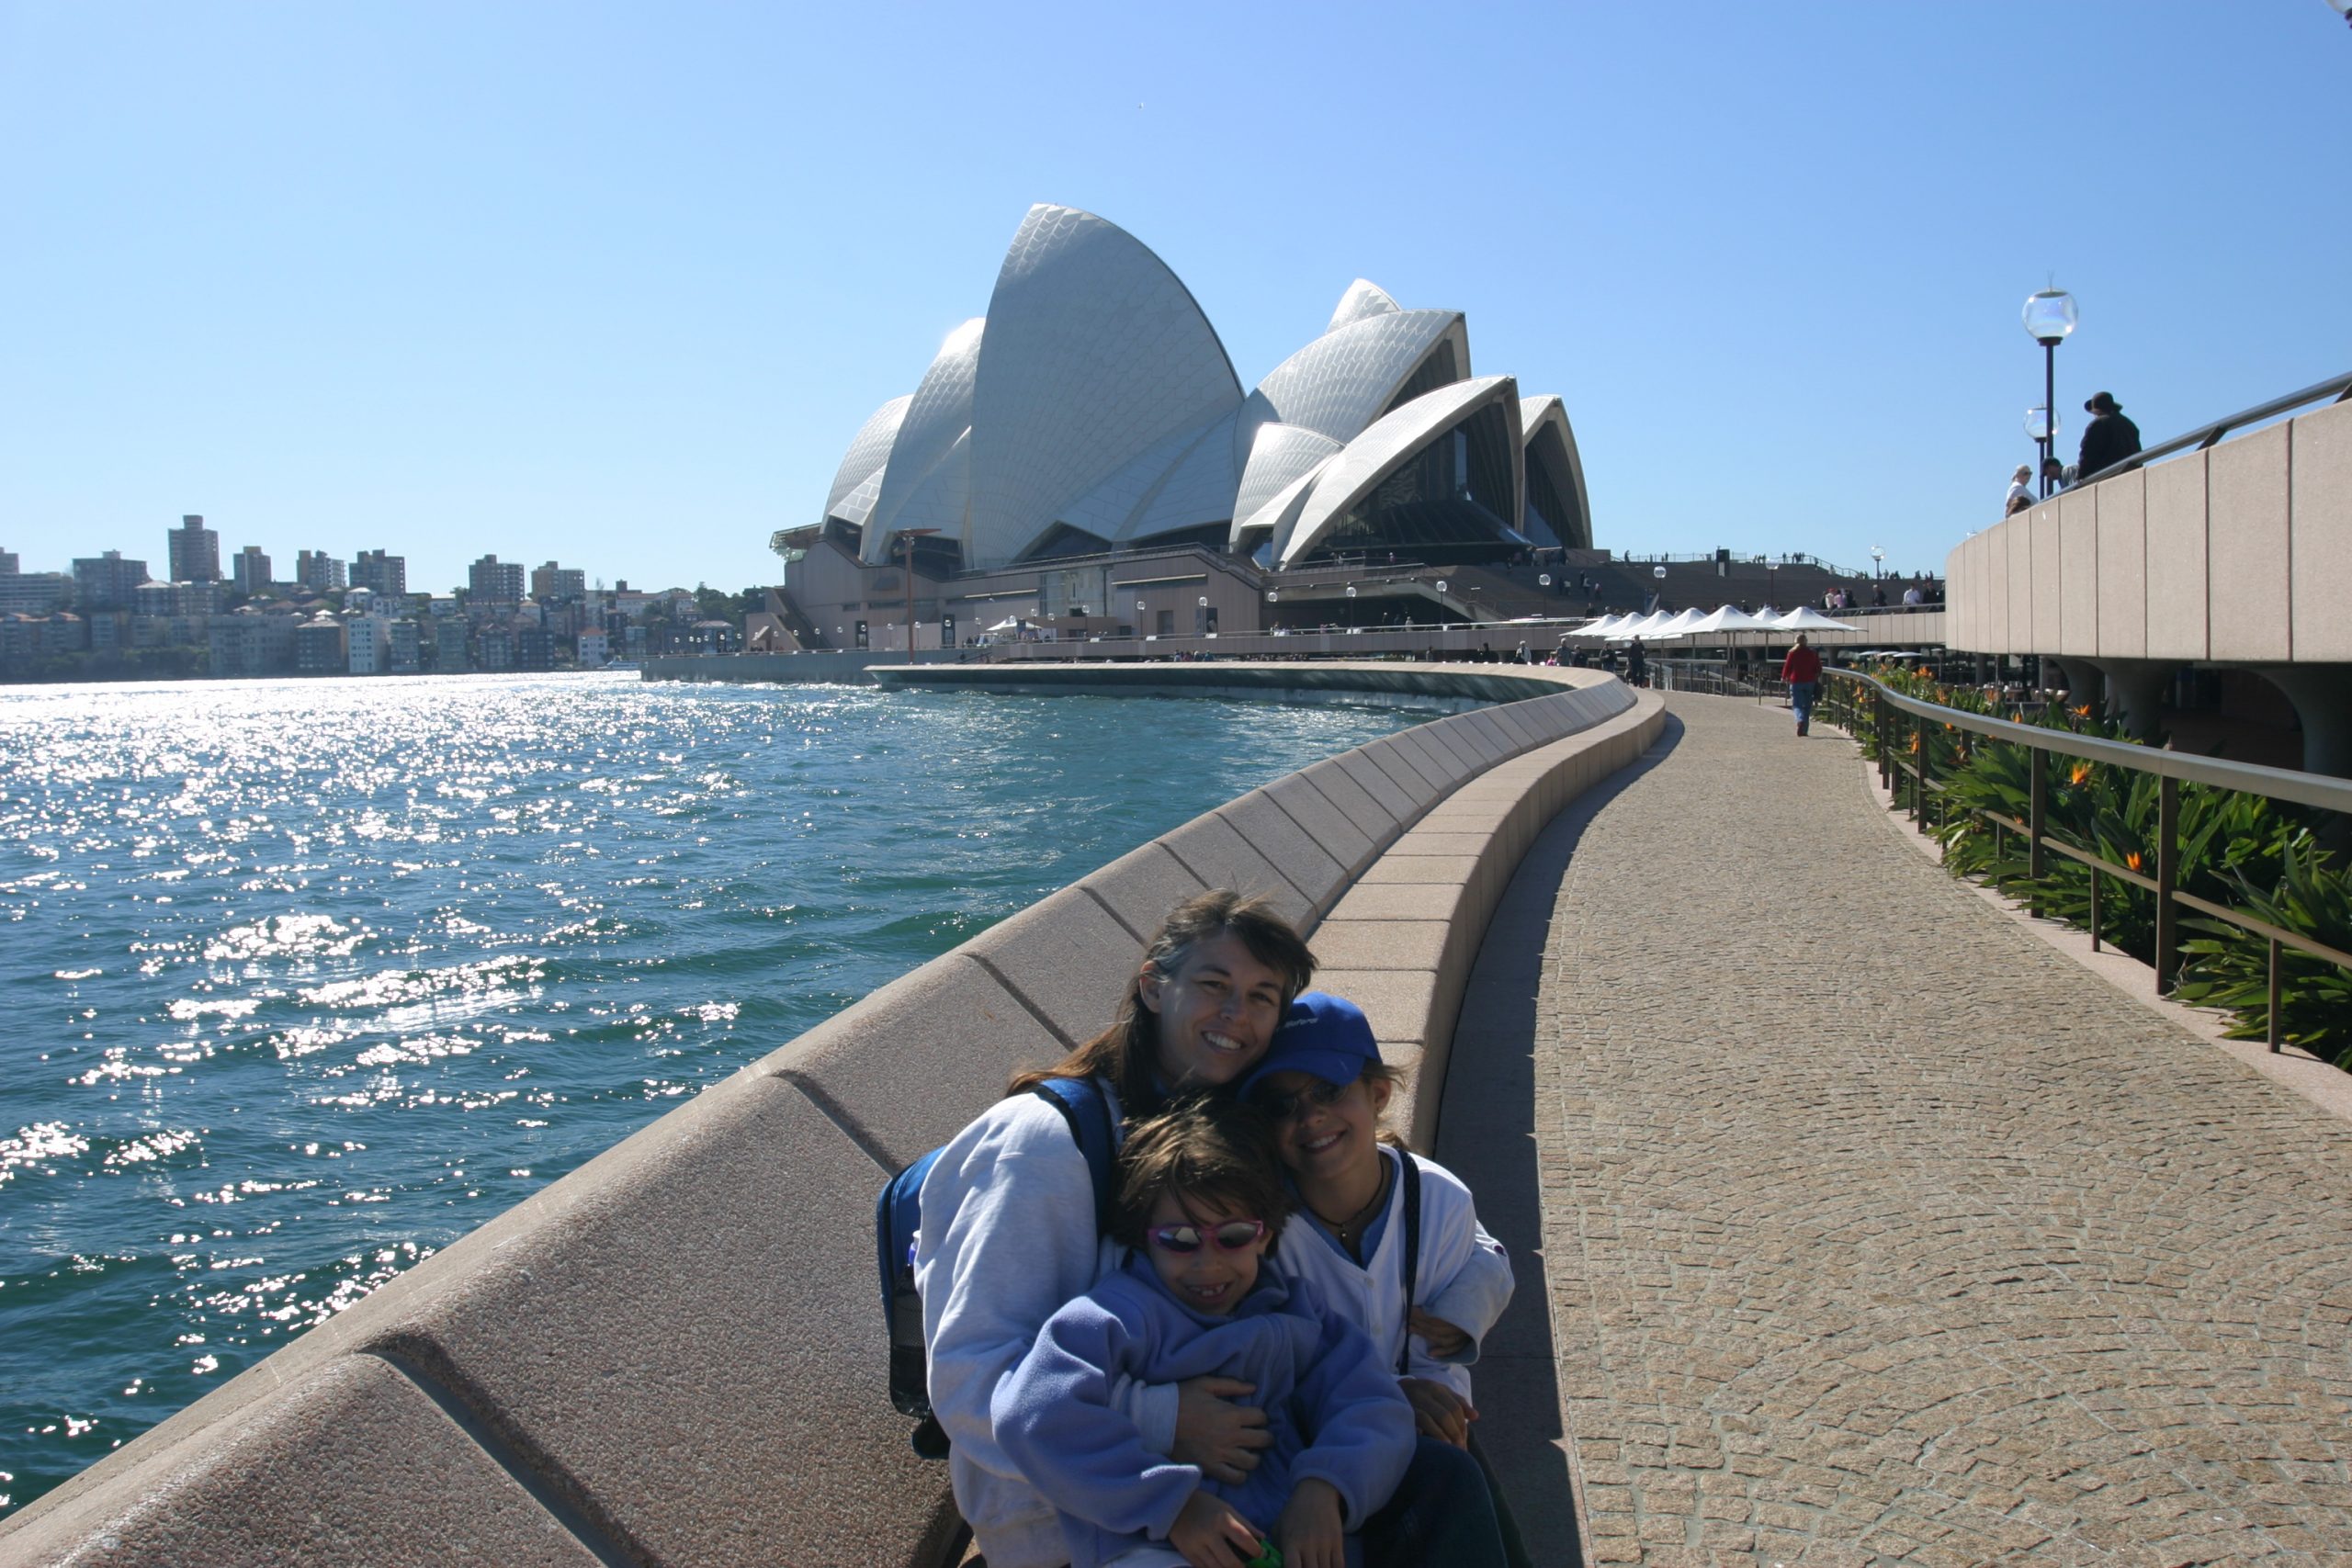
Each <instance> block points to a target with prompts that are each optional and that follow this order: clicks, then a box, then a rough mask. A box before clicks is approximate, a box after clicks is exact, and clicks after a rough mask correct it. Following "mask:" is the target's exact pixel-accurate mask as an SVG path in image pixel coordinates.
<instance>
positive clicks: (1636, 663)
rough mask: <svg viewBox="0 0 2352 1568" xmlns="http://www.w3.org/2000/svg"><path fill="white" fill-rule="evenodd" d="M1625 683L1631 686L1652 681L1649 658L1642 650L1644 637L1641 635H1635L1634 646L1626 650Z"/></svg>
mask: <svg viewBox="0 0 2352 1568" xmlns="http://www.w3.org/2000/svg"><path fill="white" fill-rule="evenodd" d="M1625 683H1626V684H1627V685H1629V686H1646V685H1648V684H1649V683H1650V666H1649V660H1648V659H1647V658H1646V657H1645V656H1644V654H1643V652H1642V639H1641V638H1639V637H1635V638H1634V642H1633V646H1632V647H1630V648H1628V649H1626V650H1625Z"/></svg>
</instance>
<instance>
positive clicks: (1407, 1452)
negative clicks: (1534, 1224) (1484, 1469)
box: [989, 1102, 1414, 1568]
mask: <svg viewBox="0 0 2352 1568" xmlns="http://www.w3.org/2000/svg"><path fill="white" fill-rule="evenodd" d="M1289 1207H1290V1205H1289V1201H1288V1198H1287V1197H1286V1195H1285V1193H1284V1191H1283V1180H1282V1174H1281V1171H1280V1169H1279V1168H1277V1167H1276V1165H1275V1163H1274V1159H1273V1156H1272V1137H1271V1134H1270V1133H1269V1131H1268V1129H1267V1127H1266V1125H1265V1122H1264V1121H1263V1119H1262V1118H1261V1116H1259V1115H1258V1114H1257V1113H1256V1112H1255V1111H1251V1110H1250V1109H1249V1108H1248V1107H1246V1106H1243V1105H1238V1104H1233V1103H1217V1102H1195V1103H1192V1104H1188V1105H1182V1106H1180V1107H1178V1108H1177V1109H1175V1110H1172V1111H1167V1112H1165V1113H1164V1114H1161V1115H1159V1116H1157V1117H1154V1118H1153V1119H1152V1120H1150V1121H1148V1122H1144V1123H1143V1124H1142V1125H1140V1126H1138V1127H1136V1128H1135V1129H1134V1130H1132V1131H1131V1132H1130V1133H1129V1134H1128V1135H1127V1139H1126V1142H1125V1145H1123V1146H1122V1147H1121V1149H1120V1151H1119V1192H1118V1207H1117V1212H1116V1217H1115V1221H1114V1231H1113V1235H1114V1236H1116V1237H1117V1239H1118V1240H1120V1241H1121V1242H1123V1243H1125V1245H1126V1246H1127V1247H1130V1248H1131V1249H1132V1250H1131V1251H1130V1252H1129V1253H1128V1255H1127V1256H1126V1258H1125V1262H1124V1264H1123V1266H1122V1267H1121V1268H1120V1269H1118V1270H1117V1271H1116V1272H1114V1273H1111V1274H1108V1275H1105V1276H1104V1277H1103V1279H1102V1280H1099V1281H1098V1282H1097V1283H1096V1284H1095V1286H1094V1288H1093V1289H1092V1290H1091V1291H1089V1292H1086V1294H1084V1295H1082V1296H1080V1297H1078V1298H1077V1299H1076V1300H1074V1301H1072V1302H1070V1303H1068V1304H1067V1305H1065V1306H1063V1307H1062V1308H1061V1309H1060V1310H1059V1311H1058V1312H1057V1313H1055V1314H1054V1315H1053V1316H1052V1317H1051V1318H1049V1319H1048V1320H1047V1321H1046V1326H1045V1328H1044V1330H1043V1331H1042V1332H1041V1333H1040V1334H1039V1335H1038V1337H1037V1340H1036V1343H1035V1345H1034V1346H1033V1347H1032V1348H1031V1349H1030V1351H1029V1353H1028V1355H1027V1356H1026V1357H1025V1358H1024V1359H1023V1360H1022V1363H1021V1365H1020V1367H1019V1368H1018V1369H1017V1370H1015V1371H1014V1372H1013V1373H1012V1376H1011V1377H1009V1378H1008V1379H1007V1380H1006V1381H1005V1382H1003V1383H1002V1384H1001V1385H1000V1386H999V1388H998V1390H997V1393H996V1396H995V1398H994V1400H993V1401H992V1402H991V1404H990V1409H989V1417H990V1420H991V1422H992V1423H993V1425H994V1427H995V1429H996V1434H997V1440H998V1441H999V1442H1000V1443H1001V1445H1002V1446H1003V1448H1004V1450H1005V1451H1006V1452H1007V1453H1008V1454H1009V1455H1011V1456H1012V1458H1013V1459H1014V1460H1016V1461H1019V1463H1020V1465H1021V1469H1022V1472H1023V1474H1024V1475H1025V1476H1026V1477H1027V1478H1028V1480H1029V1482H1030V1483H1031V1484H1032V1485H1034V1486H1035V1487H1036V1489H1037V1491H1038V1492H1039V1493H1040V1494H1042V1495H1044V1496H1045V1498H1046V1500H1047V1501H1048V1502H1050V1503H1051V1504H1052V1505H1053V1506H1054V1507H1055V1508H1056V1509H1057V1511H1058V1513H1059V1515H1060V1517H1061V1525H1062V1532H1063V1535H1064V1538H1065V1539H1066V1540H1067V1541H1068V1542H1069V1551H1070V1562H1071V1564H1072V1568H1098V1565H1103V1564H1110V1563H1116V1564H1118V1568H1159V1565H1161V1564H1176V1563H1190V1564H1192V1565H1193V1568H1247V1565H1248V1564H1249V1563H1250V1562H1252V1561H1253V1560H1255V1559H1257V1558H1258V1557H1259V1556H1260V1554H1261V1550H1262V1545H1263V1543H1264V1542H1266V1541H1268V1540H1271V1541H1272V1543H1273V1544H1274V1545H1275V1546H1276V1547H1277V1548H1279V1549H1280V1551H1281V1552H1282V1561H1283V1563H1284V1564H1285V1565H1286V1568H1342V1565H1343V1564H1344V1563H1345V1562H1347V1561H1348V1557H1349V1553H1348V1551H1347V1543H1346V1539H1345V1537H1346V1532H1348V1531H1350V1530H1352V1529H1358V1528H1360V1527H1361V1526H1362V1525H1363V1521H1364V1519H1365V1518H1366V1517H1368V1516H1369V1515H1371V1514H1372V1513H1374V1511H1375V1510H1377V1509H1379V1508H1380V1507H1381V1506H1382V1505H1384V1504H1385V1503H1386V1502H1387V1501H1388V1499H1389V1495H1390V1493H1392V1492H1393V1491H1395V1490H1396V1487H1397V1482H1398V1481H1399V1479H1401V1478H1402V1477H1403V1475H1404V1473H1405V1471H1406V1468H1407V1466H1408V1464H1409V1463H1410V1462H1411V1461H1412V1459H1413V1455H1414V1437H1413V1412H1412V1408H1411V1406H1410V1405H1409V1404H1407V1403H1406V1401H1405V1398H1404V1396H1403V1394H1402V1393H1401V1392H1400V1391H1399V1389H1398V1387H1397V1380H1396V1378H1395V1377H1394V1376H1393V1375H1392V1374H1391V1372H1390V1370H1389V1368H1388V1366H1387V1364H1386V1363H1385V1361H1384V1360H1383V1359H1381V1357H1380V1355H1379V1354H1378V1352H1376V1351H1375V1350H1374V1348H1373V1346H1372V1342H1371V1341H1370V1340H1369V1339H1367V1338H1366V1337H1364V1334H1363V1330H1362V1329H1360V1328H1358V1327H1356V1326H1355V1325H1353V1324H1352V1323H1351V1322H1349V1321H1348V1319H1347V1318H1346V1317H1345V1316H1344V1315H1341V1314H1331V1313H1327V1312H1325V1311H1324V1310H1323V1307H1322V1303H1321V1302H1320V1301H1319V1300H1318V1299H1317V1295H1316V1292H1315V1288H1314V1287H1313V1286H1312V1285H1310V1284H1306V1283H1305V1282H1303V1281H1298V1280H1286V1279H1285V1278H1283V1276H1282V1275H1281V1274H1280V1273H1278V1272H1277V1271H1276V1270H1274V1269H1262V1268H1261V1262H1262V1260H1263V1259H1264V1258H1265V1256H1266V1253H1267V1251H1268V1249H1269V1248H1271V1247H1272V1246H1273V1244H1274V1241H1275V1238H1276V1237H1277V1236H1278V1235H1280V1234H1281V1232H1282V1228H1283V1219H1284V1217H1285V1215H1286V1214H1287V1213H1288V1210H1289ZM1203 1376H1219V1377H1226V1378H1232V1379H1236V1380H1238V1381H1240V1382H1246V1383H1249V1384H1251V1385H1254V1393H1252V1394H1251V1396H1250V1403H1251V1404H1256V1405H1258V1406H1260V1407H1261V1408H1262V1409H1263V1410H1264V1411H1265V1413H1266V1418H1267V1431H1268V1434H1269V1436H1270V1437H1271V1438H1272V1445H1271V1446H1270V1447H1268V1448H1267V1449H1265V1450H1263V1451H1262V1453H1261V1455H1260V1458H1259V1462H1258V1464H1257V1467H1256V1468H1255V1469H1254V1470H1251V1471H1250V1472H1248V1474H1247V1475H1246V1477H1245V1478H1244V1479H1243V1480H1242V1481H1240V1482H1239V1483H1226V1482H1221V1481H1217V1480H1215V1479H1213V1478H1211V1477H1209V1476H1208V1475H1207V1474H1206V1473H1205V1472H1203V1471H1202V1470H1201V1469H1199V1468H1198V1467H1196V1466H1193V1465H1188V1464H1179V1463H1176V1462H1175V1461H1171V1460H1170V1459H1168V1458H1166V1457H1164V1456H1163V1455H1161V1454H1159V1453H1158V1452H1155V1451H1153V1450H1152V1449H1151V1448H1150V1447H1149V1446H1148V1443H1147V1440H1146V1438H1145V1437H1144V1434H1143V1433H1142V1431H1141V1429H1140V1428H1139V1427H1137V1426H1136V1422H1135V1420H1134V1418H1133V1417H1132V1416H1130V1415H1128V1414H1127V1412H1126V1401H1125V1396H1124V1393H1123V1390H1124V1389H1125V1386H1126V1385H1128V1384H1131V1383H1135V1382H1146V1383H1169V1382H1182V1381H1183V1380H1185V1379H1188V1378H1195V1377H1203Z"/></svg>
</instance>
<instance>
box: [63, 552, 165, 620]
mask: <svg viewBox="0 0 2352 1568" xmlns="http://www.w3.org/2000/svg"><path fill="white" fill-rule="evenodd" d="M147 576H148V573H147V563H146V562H145V561H143V560H126V559H125V558H123V554H122V552H121V551H120V550H105V551H101V552H100V553H99V554H97V555H95V556H81V557H77V558H75V559H74V600H75V602H76V603H77V604H80V606H81V607H82V608H83V609H85V610H128V609H130V604H131V598H132V596H133V595H134V594H136V593H137V592H139V585H140V584H141V583H142V582H144V581H147Z"/></svg>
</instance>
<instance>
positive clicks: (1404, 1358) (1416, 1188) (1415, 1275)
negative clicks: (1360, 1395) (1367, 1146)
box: [1397, 1149, 1421, 1377]
mask: <svg viewBox="0 0 2352 1568" xmlns="http://www.w3.org/2000/svg"><path fill="white" fill-rule="evenodd" d="M1397 1164H1398V1165H1399V1166H1401V1167H1402V1169H1401V1170H1399V1171H1398V1172H1397V1179H1398V1180H1400V1181H1402V1182H1403V1183H1404V1184H1405V1213H1404V1214H1403V1216H1402V1218H1403V1219H1404V1222H1405V1310H1406V1312H1407V1313H1408V1314H1410V1313H1411V1312H1412V1310H1413V1308H1414V1306H1415V1305H1416V1304H1417V1303H1415V1302H1414V1300H1413V1297H1414V1295H1415V1294H1416V1292H1419V1290H1420V1288H1421V1168H1420V1167H1419V1166H1418V1165H1416V1164H1414V1163H1413V1156H1412V1154H1411V1152H1410V1151H1409V1150H1406V1149H1399V1150H1397ZM1412 1355H1413V1330H1412V1327H1411V1325H1407V1326H1406V1329H1405V1348H1403V1349H1402V1350H1399V1351H1398V1352H1397V1376H1398V1377H1403V1376H1404V1375H1405V1371H1406V1368H1407V1367H1408V1364H1409V1363H1410V1362H1411V1359H1412Z"/></svg>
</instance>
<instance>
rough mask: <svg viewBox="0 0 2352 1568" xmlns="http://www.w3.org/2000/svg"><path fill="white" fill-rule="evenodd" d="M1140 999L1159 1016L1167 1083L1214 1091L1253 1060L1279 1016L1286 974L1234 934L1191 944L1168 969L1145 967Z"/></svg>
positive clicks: (1263, 1051) (1161, 1073) (1162, 1071)
mask: <svg viewBox="0 0 2352 1568" xmlns="http://www.w3.org/2000/svg"><path fill="white" fill-rule="evenodd" d="M1140 995H1141V997H1142V999H1143V1005H1144V1006H1145V1007H1146V1008H1147V1009H1148V1010H1150V1011H1151V1012H1152V1013H1153V1014H1154V1015H1155V1016H1156V1017H1157V1018H1158V1020H1159V1076H1160V1077H1161V1078H1162V1079H1163V1080H1165V1081H1166V1083H1167V1085H1168V1087H1169V1088H1170V1089H1214V1088H1216V1087H1218V1086H1220V1085H1223V1084H1229V1083H1231V1082H1233V1081H1234V1080H1235V1079H1237V1078H1238V1077H1241V1076H1242V1075H1243V1074H1244V1073H1247V1072H1248V1071H1249V1070H1250V1068H1251V1067H1253V1066H1257V1064H1258V1058H1259V1057H1261V1056H1263V1055H1265V1054H1266V1046H1267V1045H1268V1043H1271V1042H1272V1039H1273V1037H1274V1030H1275V1028H1276V1026H1278V1025H1279V1024H1280V1023H1281V1022H1282V1019H1283V1000H1284V998H1283V977H1282V976H1281V975H1280V974H1279V973H1277V972H1276V971H1275V970H1273V969H1272V968H1271V967H1269V966H1268V965H1266V964H1262V963H1261V962H1259V960H1258V958H1257V956H1256V955H1255V954H1253V953H1251V952H1250V949H1249V947H1248V945H1247V944H1246V943H1244V942H1242V941H1241V939H1240V938H1239V937H1236V936H1216V937H1211V938H1209V939H1207V940H1206V941H1204V942H1194V943H1193V945H1192V946H1191V947H1189V948H1187V949H1185V950H1184V952H1183V953H1181V954H1179V955H1178V956H1177V959H1176V962H1175V963H1174V964H1172V965H1170V968H1169V969H1168V970H1167V971H1166V972H1162V971H1160V970H1159V969H1147V970H1145V971H1144V973H1143V981H1142V986H1141V987H1140Z"/></svg>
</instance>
